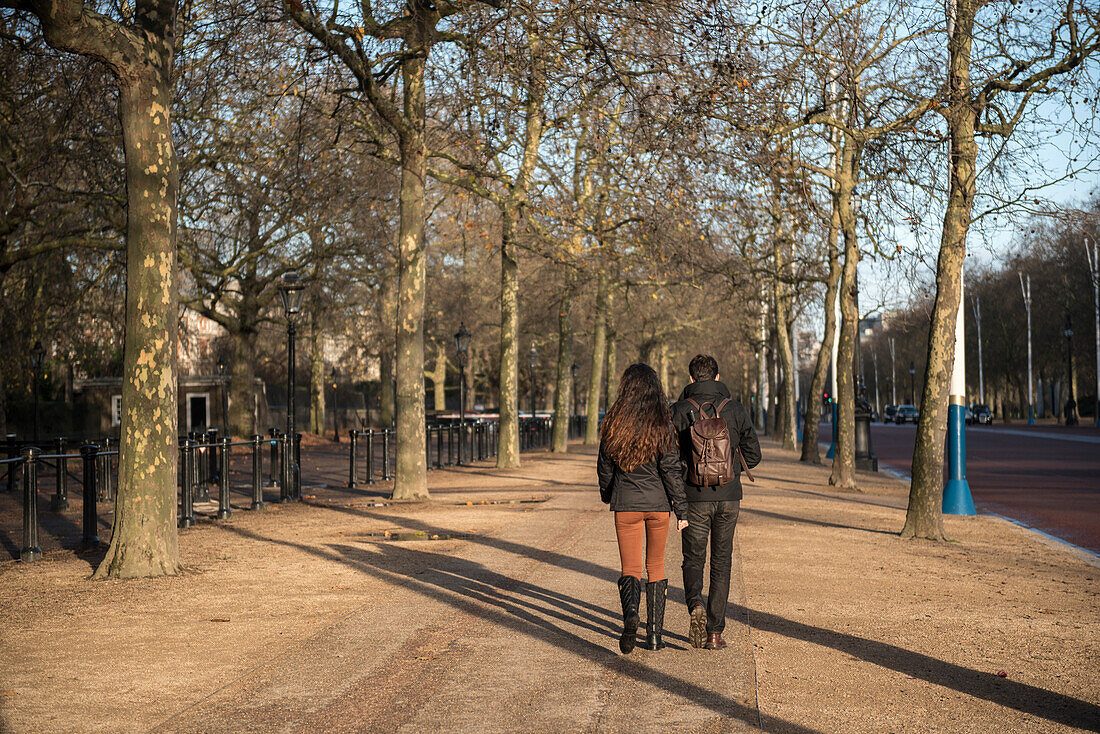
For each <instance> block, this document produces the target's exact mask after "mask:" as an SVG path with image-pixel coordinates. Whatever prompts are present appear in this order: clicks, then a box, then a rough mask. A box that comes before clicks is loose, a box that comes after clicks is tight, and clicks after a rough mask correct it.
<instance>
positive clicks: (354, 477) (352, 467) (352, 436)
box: [348, 428, 359, 489]
mask: <svg viewBox="0 0 1100 734" xmlns="http://www.w3.org/2000/svg"><path fill="white" fill-rule="evenodd" d="M348 447H349V448H348V487H349V488H350V489H355V488H356V487H358V486H359V472H358V468H359V467H358V464H357V463H356V456H355V454H356V451H357V450H358V449H359V431H357V430H355V429H354V428H352V429H351V430H350V431H348Z"/></svg>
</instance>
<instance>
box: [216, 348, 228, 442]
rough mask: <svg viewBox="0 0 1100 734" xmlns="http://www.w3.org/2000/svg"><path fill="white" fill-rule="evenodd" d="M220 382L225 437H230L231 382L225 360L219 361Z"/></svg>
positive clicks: (220, 359) (222, 358)
mask: <svg viewBox="0 0 1100 734" xmlns="http://www.w3.org/2000/svg"><path fill="white" fill-rule="evenodd" d="M217 367H218V381H219V382H221V388H222V420H223V421H224V422H225V432H224V433H222V435H223V436H228V435H229V380H228V378H226V376H225V370H226V367H227V365H226V363H225V358H224V357H221V358H219V359H218V365H217Z"/></svg>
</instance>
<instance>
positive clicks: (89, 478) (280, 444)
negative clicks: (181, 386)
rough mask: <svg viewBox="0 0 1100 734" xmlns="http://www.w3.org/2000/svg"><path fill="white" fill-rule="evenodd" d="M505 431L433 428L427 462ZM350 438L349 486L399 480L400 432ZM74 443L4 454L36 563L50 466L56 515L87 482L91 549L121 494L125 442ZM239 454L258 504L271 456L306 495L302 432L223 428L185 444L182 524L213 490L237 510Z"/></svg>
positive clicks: (493, 449)
mask: <svg viewBox="0 0 1100 734" xmlns="http://www.w3.org/2000/svg"><path fill="white" fill-rule="evenodd" d="M550 426H551V424H550V419H549V418H544V417H535V418H523V419H521V421H520V433H519V439H520V450H521V451H527V450H533V449H540V448H544V447H546V446H548V445H549V444H550V432H551V427H550ZM583 426H584V419H583V416H573V417H572V418H571V420H570V429H571V431H570V433H571V434H572V433H573V432H574V429H576V431H577V435H579V433H580V432H583ZM498 433H499V427H498V424H497V423H496V422H493V421H478V422H468V423H465V424H449V425H448V424H443V425H434V426H427V431H426V434H425V447H424V449H425V458H426V461H427V467H428V469H429V470H435V469H442V468H444V467H447V466H462V465H465V464H470V463H473V462H476V461H484V460H486V459H491V458H494V457H495V456H496V454H497V439H498ZM348 436H349V438H350V439H351V440H350V442H349V449H348V482H347V486H348V487H349V488H356V487H358V486H360V485H361V484H374V483H375V482H377V481H386V480H389V479H392V478H393V475H394V471H393V470H394V466H395V463H396V458H397V457H396V451H397V441H396V432H395V431H394V430H393V429H368V430H358V429H353V430H350V431H348ZM67 448H70V446H69V444H67V442H66V440H65V439H64V438H57V439H55V440H54V446H53V453H43V451H42V449H40V448H39V447H37V446H30V445H25V444H20V443H17V442H15V441H14V440H12V439H10V438H9V439H8V441H7V443H6V445H5V449H6V454H7V458H4V459H0V472H3V476H5V478H6V481H7V488H8V490H9V491H15V481H16V477H17V475H19V476H20V479H21V489H22V492H23V497H22V499H23V502H22V505H23V544H22V547H21V550H20V554H19V557H20V560H22V561H25V562H31V561H35V560H37V559H38V558H40V557H41V555H42V550H41V548H40V547H39V539H38V530H39V522H38V494H39V490H40V486H39V473H40V470H41V469H42V468H43V467H46V468H52V469H53V473H54V482H55V486H54V494H53V496H52V497H51V501H50V508H51V509H52V510H53V511H54V512H61V511H63V510H66V509H68V508H69V494H68V485H69V484H70V480H71V481H74V482H77V483H79V485H80V487H81V493H82V503H83V511H82V542H83V544H84V545H85V546H86V547H90V546H94V545H96V544H98V543H99V537H98V521H99V520H98V517H99V516H98V506H97V505H98V503H99V502H112V501H114V499H115V491H114V487H115V485H116V483H117V457H118V446H117V439H111V438H106V439H103V440H101V441H99V442H87V443H84V444H82V445H80V447H79V450H78V451H77V452H76V453H66V449H67ZM234 451H237V452H240V451H246V452H247V453H248V455H249V456H250V459H251V467H250V469H251V471H250V472H249V474H248V476H249V486H248V492H249V495H250V500H251V502H250V505H249V508H250V509H253V510H255V509H260V508H262V507H263V506H264V494H263V492H264V487H265V483H264V478H265V477H264V456H265V454H267V455H268V456H269V458H268V467H267V468H268V475H267V484H266V486H267V487H277V488H278V490H279V501H280V502H290V501H295V500H300V499H301V498H302V477H301V466H302V434H301V433H297V434H295V435H294V438H293V440H290V439H289V437H288V435H287V434H286V433H283V432H280V431H279V430H277V429H274V428H273V429H271V431H270V432H269V434H268V435H266V436H263V435H259V434H256V435H254V436H252V437H251V438H250V439H248V440H243V441H233V440H231V439H230V438H229V437H227V436H219V435H218V431H217V430H210V431H206V432H191V433H189V434H188V435H187V436H186V437H185V438H181V439H180V442H179V453H180V459H179V460H180V465H179V466H180V471H179V472H178V476H179V500H178V514H177V519H178V524H179V527H181V528H186V527H190V526H192V525H194V523H195V503H196V501H198V502H210V501H212V500H213V499H214V498H212V497H211V490H212V488H213V490H214V492H215V493H216V502H217V511H216V513H215V517H216V518H218V519H221V520H225V519H228V518H229V517H230V516H231V515H232V512H233V510H232V507H231V505H230V493H231V491H232V489H233V486H232V472H231V470H230V459H231V456H232V455H233V453H234ZM74 465H79V466H80V467H81V471H80V474H79V475H78V474H76V473H74V472H73V471H71V467H72V466H74ZM238 489H239V488H238Z"/></svg>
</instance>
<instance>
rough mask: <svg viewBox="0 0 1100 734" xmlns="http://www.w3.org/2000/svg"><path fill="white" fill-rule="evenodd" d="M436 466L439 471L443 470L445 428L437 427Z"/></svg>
mask: <svg viewBox="0 0 1100 734" xmlns="http://www.w3.org/2000/svg"><path fill="white" fill-rule="evenodd" d="M435 466H436V468H437V469H442V468H443V428H442V426H436V427H435Z"/></svg>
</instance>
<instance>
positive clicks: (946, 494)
mask: <svg viewBox="0 0 1100 734" xmlns="http://www.w3.org/2000/svg"><path fill="white" fill-rule="evenodd" d="M943 514H945V515H977V514H978V511H977V510H976V509H975V508H974V498H973V497H971V496H970V484H969V483H968V482H967V481H966V480H965V479H949V480H948V481H947V484H946V485H944V488H943Z"/></svg>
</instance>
